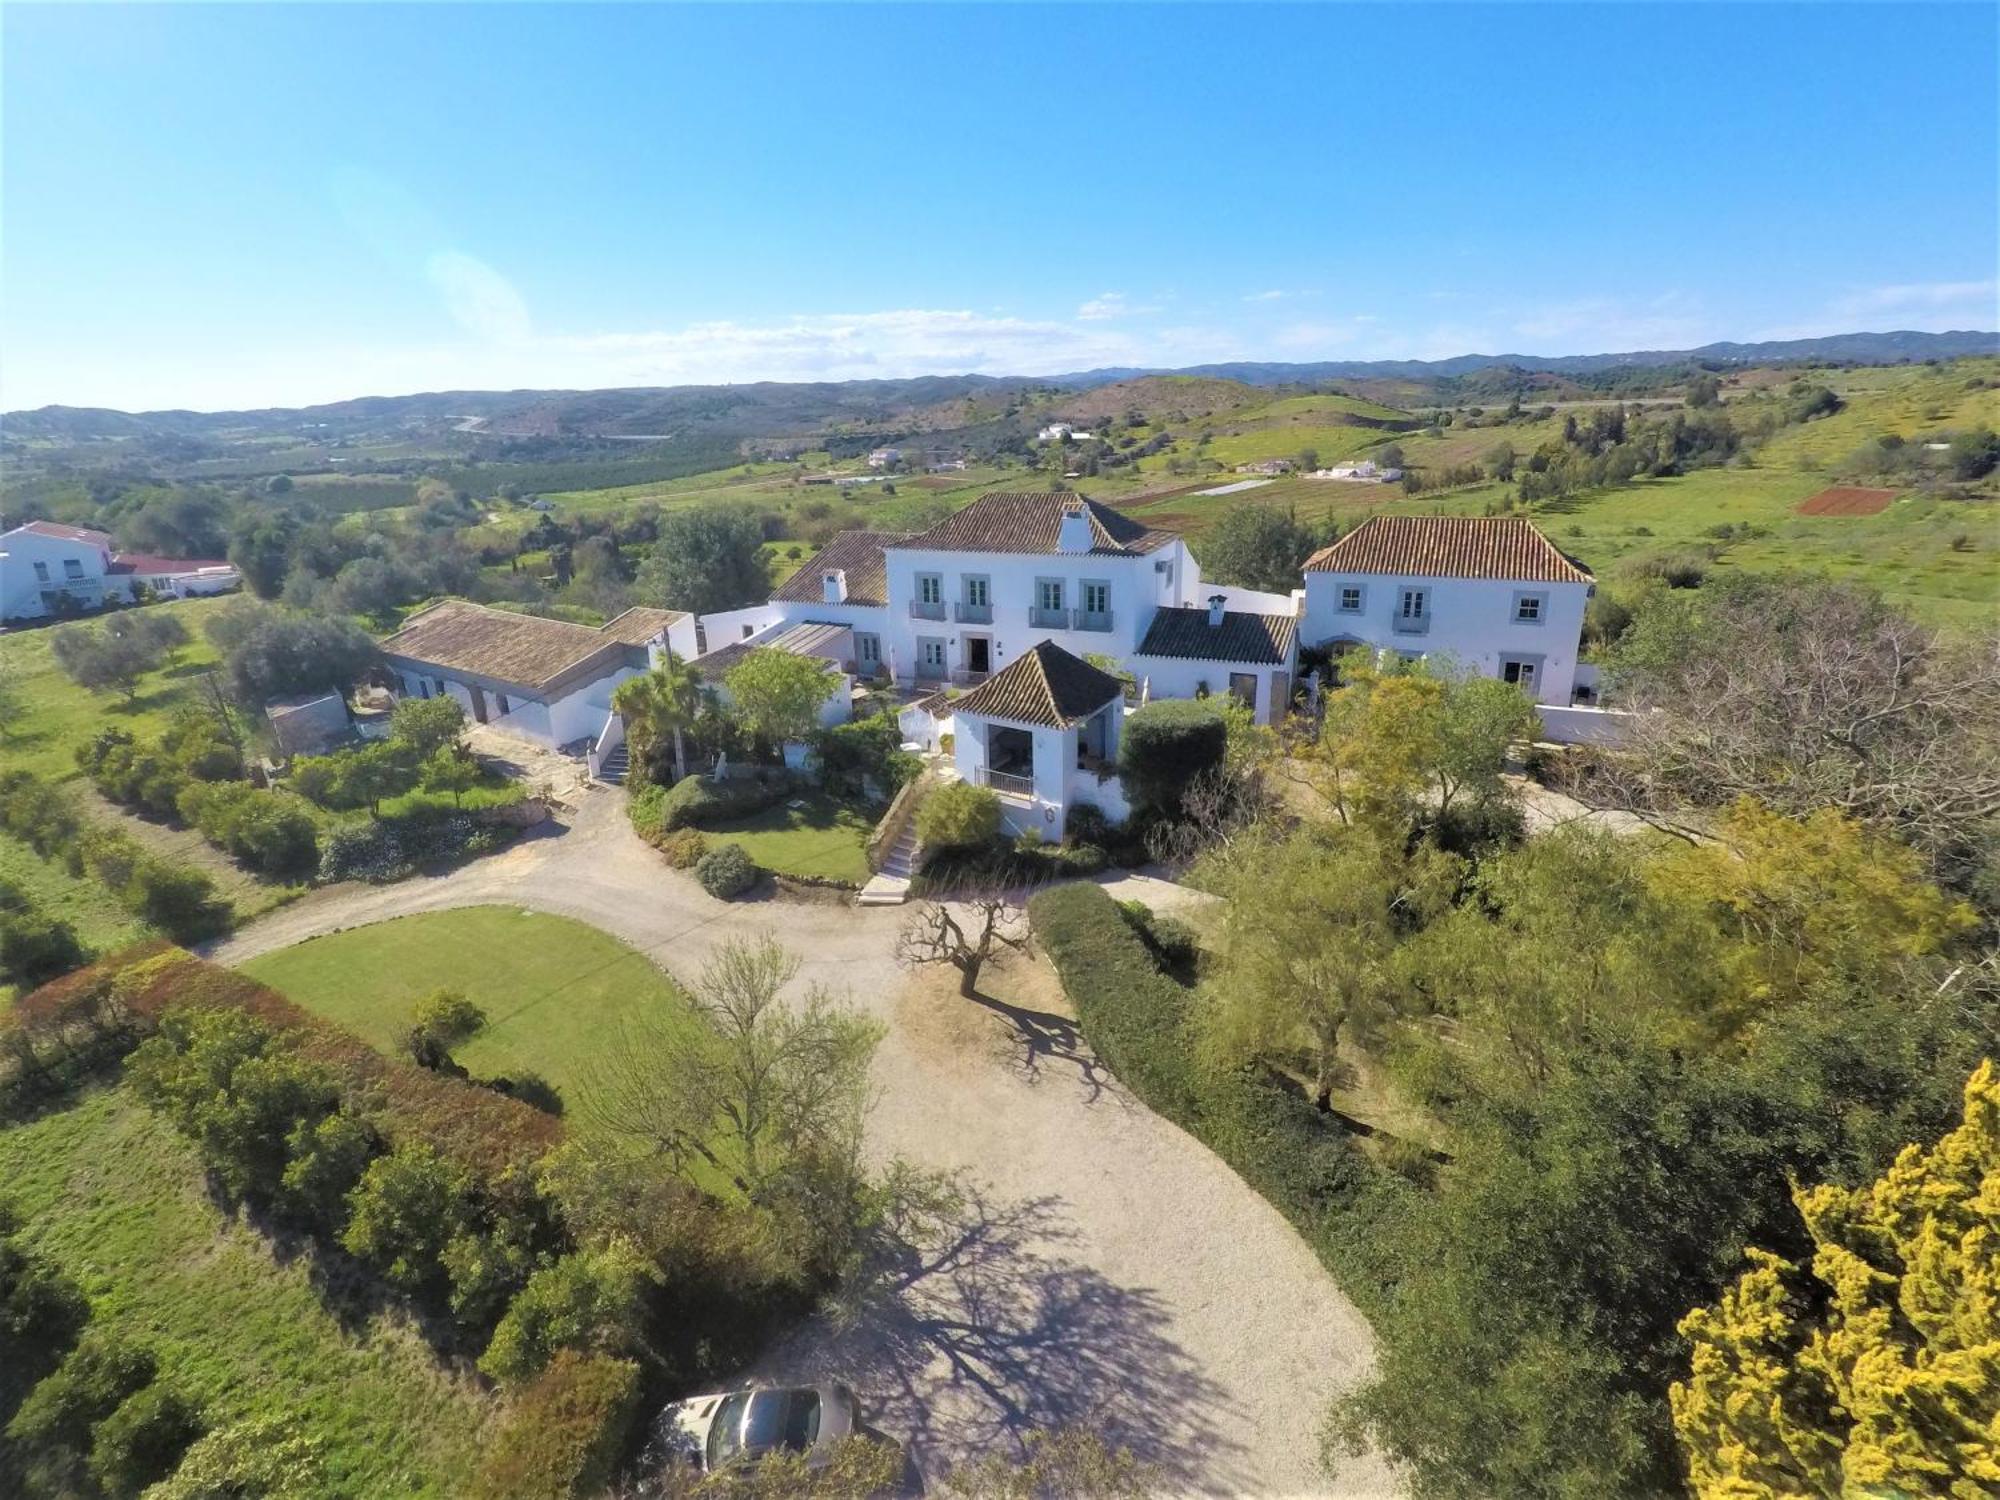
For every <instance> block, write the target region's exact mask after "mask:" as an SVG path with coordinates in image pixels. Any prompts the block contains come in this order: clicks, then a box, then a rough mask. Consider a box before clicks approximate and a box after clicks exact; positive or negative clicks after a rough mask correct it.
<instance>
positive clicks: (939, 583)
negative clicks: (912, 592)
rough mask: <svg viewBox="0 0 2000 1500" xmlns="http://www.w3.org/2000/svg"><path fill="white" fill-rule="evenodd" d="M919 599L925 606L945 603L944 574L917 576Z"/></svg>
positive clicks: (921, 574)
mask: <svg viewBox="0 0 2000 1500" xmlns="http://www.w3.org/2000/svg"><path fill="white" fill-rule="evenodd" d="M917 599H918V601H919V602H920V603H924V604H942V603H944V575H943V574H942V573H919V574H918V575H917Z"/></svg>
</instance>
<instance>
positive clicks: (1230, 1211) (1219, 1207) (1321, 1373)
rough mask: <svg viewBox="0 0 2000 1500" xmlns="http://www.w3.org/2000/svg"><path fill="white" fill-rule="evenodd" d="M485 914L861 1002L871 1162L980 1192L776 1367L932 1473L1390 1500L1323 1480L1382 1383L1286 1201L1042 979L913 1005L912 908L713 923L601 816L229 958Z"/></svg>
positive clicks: (699, 896)
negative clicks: (873, 1031)
mask: <svg viewBox="0 0 2000 1500" xmlns="http://www.w3.org/2000/svg"><path fill="white" fill-rule="evenodd" d="M1153 884H1155V885H1157V884H1158V882H1154V883H1153ZM1170 889H1171V888H1164V887H1163V888H1162V889H1161V890H1160V891H1159V892H1158V893H1157V894H1159V895H1161V896H1163V897H1164V896H1165V895H1166V893H1167V891H1168V890H1170ZM1137 893H1141V892H1140V891H1139V890H1137V889H1135V890H1133V891H1129V892H1128V891H1121V892H1120V894H1137ZM1144 894H1147V895H1152V894H1156V893H1155V892H1152V891H1150V890H1146V891H1144ZM487 904H496V905H516V906H521V907H527V908H533V909H535V910H538V911H548V912H553V913H556V914H558V915H562V916H570V917H576V918H579V919H581V920H583V921H586V922H590V923H592V924H594V925H596V926H598V927H602V928H604V929H605V930H606V931H608V932H611V933H614V934H616V935H617V936H619V937H621V938H623V939H625V940H626V941H627V942H630V943H632V944H634V945H635V946H637V947H639V948H641V949H643V950H644V951H645V952H647V953H648V954H649V955H651V956H652V957H653V958H654V959H655V960H656V961H657V962H659V963H660V964H661V965H662V967H664V968H666V969H667V970H668V971H669V972H671V973H673V974H675V975H677V976H679V977H681V978H683V979H687V978H692V977H693V975H694V974H695V972H696V971H697V970H698V969H699V968H700V966H701V963H702V962H703V960H704V958H705V957H706V955H707V954H708V952H709V951H710V950H711V949H712V948H713V947H714V946H715V945H716V944H717V943H718V942H721V941H723V940H725V939H726V938H728V937H730V936H734V935H738V934H744V933H750V932H758V931H763V930H766V929H775V930H776V931H777V932H778V933H779V935H780V936H781V938H782V939H783V940H784V941H785V942H786V943H787V944H788V945H789V946H791V947H792V948H794V949H795V950H796V951H798V952H799V953H801V954H802V955H803V956H804V957H805V960H806V963H805V968H804V971H803V974H802V980H804V981H811V980H820V981H823V982H826V983H829V984H832V985H836V986H838V987H841V988H844V989H846V990H847V991H848V993H849V994H850V995H851V996H852V997H853V999H854V1001H855V1002H856V1003H857V1004H858V1005H861V1006H863V1007H865V1008H866V1009H868V1010H870V1011H872V1012H873V1013H875V1014H876V1015H878V1016H879V1017H880V1018H881V1019H882V1020H883V1021H884V1022H885V1023H886V1024H887V1025H888V1027H889V1033H888V1037H887V1040H885V1041H884V1043H883V1044H882V1047H881V1049H880V1051H879V1052H878V1054H877V1058H876V1065H875V1082H876V1085H877V1088H878V1090H879V1099H878V1102H877V1104H876V1107H875V1110H874V1112H873V1114H872V1115H871V1116H870V1120H869V1148H870V1154H871V1155H872V1156H873V1157H875V1158H876V1159H878V1160H880V1161H887V1160H889V1159H891V1158H894V1157H899V1156H900V1157H902V1158H904V1159H905V1160H907V1161H910V1162H912V1163H913V1164H915V1165H918V1166H921V1167H925V1168H931V1169H936V1170H941V1171H949V1172H958V1173H962V1174H963V1180H964V1182H965V1184H966V1186H967V1188H968V1190H969V1194H968V1198H967V1200H966V1204H965V1207H964V1211H963V1212H962V1214H961V1215H959V1216H958V1217H957V1219H956V1220H955V1221H954V1223H953V1224H952V1226H951V1234H950V1236H949V1241H948V1244H947V1245H946V1246H944V1247H943V1248H941V1249H939V1250H938V1251H937V1252H936V1253H933V1254H930V1255H926V1256H920V1257H918V1256H913V1257H912V1258H911V1262H910V1264H909V1265H907V1266H898V1267H897V1268H895V1272H894V1274H893V1275H891V1276H889V1277H888V1278H887V1279H886V1280H884V1281H882V1282H880V1283H879V1284H877V1285H875V1286H874V1287H873V1288H872V1289H871V1290H869V1291H868V1292H867V1293H866V1294H865V1295H864V1296H863V1298H862V1300H861V1302H860V1304H859V1306H858V1307H856V1308H853V1309H850V1310H849V1312H850V1314H851V1316H850V1317H849V1318H846V1319H838V1318H834V1317H831V1316H829V1317H827V1318H823V1319H820V1320H816V1321H815V1322H814V1323H812V1324H809V1325H808V1326H807V1327H806V1328H804V1329H802V1330H801V1331H800V1332H799V1333H798V1334H797V1335H796V1336H795V1337H794V1338H793V1339H792V1340H791V1341H790V1342H789V1343H788V1344H787V1345H786V1346H785V1347H783V1348H781V1349H779V1350H776V1351H774V1352H773V1353H772V1354H771V1355H770V1357H769V1358H768V1359H767V1360H766V1361H765V1369H766V1371H767V1372H768V1373H772V1374H803V1373H819V1372H826V1373H829V1374H832V1373H837V1374H839V1375H840V1376H841V1377H842V1378H844V1379H847V1380H849V1381H851V1382H852V1383H853V1384H854V1385H855V1387H856V1388H857V1389H858V1390H860V1391H861V1392H862V1393H863V1397H864V1401H865V1402H866V1404H867V1406H868V1408H869V1414H870V1420H871V1425H874V1426H877V1427H878V1428H879V1429H880V1430H881V1431H883V1432H885V1433H887V1434H889V1435H890V1436H892V1437H894V1438H896V1439H897V1440H899V1441H901V1442H903V1443H904V1444H905V1445H906V1446H907V1447H908V1449H909V1451H910V1453H911V1456H912V1458H913V1459H914V1460H915V1461H916V1464H917V1467H918V1469H919V1470H920V1471H921V1472H925V1473H929V1474H933V1475H934V1474H936V1473H938V1472H940V1471H941V1470H942V1469H944V1468H946V1467H949V1466H950V1465H952V1464H955V1463H958V1462H961V1461H963V1460H965V1459H968V1458H971V1457H975V1456H977V1455H979V1454H982V1453H985V1452H989V1451H995V1450H996V1449H998V1450H999V1451H1009V1450H1011V1449H1012V1448H1013V1447H1014V1445H1015V1443H1016V1440H1017V1438H1018V1435H1019V1434H1020V1433H1021V1432H1023V1431H1026V1430H1028V1429H1030V1428H1034V1427H1048V1426H1055V1425H1061V1424H1064V1423H1071V1424H1077V1425H1082V1426H1087V1427H1089V1428H1091V1429H1092V1430H1095V1431H1098V1432H1100V1433H1102V1434H1104V1435H1105V1436H1107V1437H1108V1438H1111V1439H1113V1440H1115V1441H1117V1442H1120V1443H1123V1444H1125V1445H1127V1446H1130V1447H1131V1448H1132V1449H1133V1450H1134V1451H1135V1452H1137V1453H1139V1454H1140V1455H1141V1456H1142V1457H1144V1458H1146V1459H1148V1460H1149V1461H1152V1462H1154V1463H1157V1464H1159V1465H1160V1466H1161V1467H1162V1469H1163V1471H1164V1472H1165V1474H1166V1475H1167V1478H1168V1482H1169V1483H1170V1484H1171V1485H1172V1486H1173V1488H1174V1489H1175V1490H1177V1491H1185V1492H1199V1493H1207V1494H1230V1495H1258V1496H1266V1495H1268V1496H1280V1495H1283V1496H1293V1495H1343V1496H1378V1495H1388V1494H1393V1493H1395V1492H1396V1488H1397V1487H1396V1485H1395V1482H1394V1480H1393V1478H1392V1476H1391V1474H1390V1472H1389V1470H1388V1469H1387V1468H1386V1466H1385V1465H1384V1464H1383V1463H1382V1462H1381V1461H1379V1460H1378V1459H1374V1458H1372V1457H1371V1458H1368V1459H1363V1460H1355V1461H1350V1462H1348V1463H1347V1464H1345V1465H1344V1466H1343V1468H1342V1469H1341V1472H1340V1474H1339V1476H1338V1478H1337V1479H1332V1480H1330V1479H1329V1478H1328V1477H1327V1476H1326V1475H1325V1474H1324V1473H1323V1472H1322V1471H1321V1470H1320V1468H1319V1466H1318V1463H1317V1460H1316V1449H1317V1440H1316V1433H1317V1429H1318V1426H1319V1423H1320V1421H1321V1419H1322V1417H1323V1416H1324V1414H1325V1410H1326V1406H1327V1403H1328V1402H1329V1400H1330V1399H1331V1398H1332V1397H1333V1396H1334V1395H1335V1394H1336V1393H1337V1392H1338V1391H1340V1390H1342V1389H1345V1388H1347V1387H1349V1386H1351V1385H1352V1384H1354V1383H1355V1382H1356V1381H1357V1380H1359V1379H1361V1378H1362V1377H1363V1376H1365V1375H1366V1373H1367V1371H1368V1368H1369V1366H1370V1363H1371V1360H1372V1357H1373V1344H1372V1340H1371V1338H1370V1335H1369V1331H1368V1328H1367V1325H1366V1324H1365V1323H1364V1322H1363V1321H1362V1319H1361V1317H1360V1315H1359V1314H1358V1313H1357V1312H1356V1311H1355V1310H1354V1308H1353V1306H1352V1305H1351V1304H1350V1303H1349V1302H1348V1301H1347V1299H1346V1298H1345V1297H1344V1296H1343V1295H1342V1294H1341V1293H1340V1291H1339V1289H1338V1288H1337V1287H1335V1286H1334V1284H1333V1282H1332V1280H1331V1279H1330V1278H1329V1277H1328V1276H1327V1275H1326V1273H1325V1271H1324V1270H1323V1269H1322V1268H1321V1267H1320V1265H1319V1263H1318V1262H1317V1261H1316V1260H1315V1259H1314V1258H1313V1256H1312V1254H1311V1252H1310V1251H1308V1250H1307V1249H1306V1247H1305V1245H1304V1243H1303V1242H1302V1241H1301V1240H1300V1239H1299V1238H1298V1236H1297V1235H1296V1234H1294V1233H1293V1232H1292V1230H1291V1228H1290V1226H1289V1225H1287V1224H1286V1223H1285V1222H1284V1220H1283V1219H1281V1218H1280V1217H1279V1216H1278V1214H1277V1213H1276V1212H1275V1211H1274V1210H1273V1209H1272V1208H1271V1207H1270V1206H1269V1205H1268V1204H1266V1203H1265V1202H1264V1201H1263V1200H1262V1199H1261V1198H1259V1197H1258V1196H1257V1195H1256V1194H1255V1193H1253V1192H1251V1191H1250V1190H1249V1189H1248V1188H1247V1187H1245V1186H1244V1185H1243V1183H1242V1182H1241V1181H1240V1180H1239V1179H1238V1178H1237V1177H1236V1175H1235V1174H1234V1173H1233V1172H1231V1171H1230V1170H1229V1169H1228V1168H1227V1167H1225V1166H1224V1165H1223V1164H1222V1163H1221V1162H1220V1161H1219V1160H1217V1159H1216V1158H1215V1157H1214V1156H1213V1155H1212V1154H1210V1153H1209V1152H1208V1150H1207V1149H1206V1148H1204V1147H1203V1146H1201V1145H1200V1144H1198V1143H1197V1142H1196V1141H1194V1140H1193V1139H1192V1138H1190V1137H1189V1136H1187V1135H1186V1134H1184V1133H1183V1132H1182V1131H1180V1130H1178V1129H1177V1128H1175V1127H1174V1126H1172V1125H1169V1124H1168V1123H1167V1122H1165V1121H1164V1120H1161V1119H1160V1118H1159V1117H1158V1116H1156V1115H1154V1114H1153V1113H1151V1112H1150V1111H1149V1110H1147V1109H1145V1108H1144V1107H1143V1106H1141V1105H1139V1104H1138V1103H1137V1102H1136V1101H1134V1100H1133V1099H1132V1098H1131V1097H1130V1096H1129V1095H1128V1094H1127V1093H1126V1092H1125V1091H1124V1090H1123V1088H1121V1087H1120V1086H1119V1084H1118V1083H1117V1081H1116V1080H1115V1079H1113V1078H1112V1077H1111V1076H1110V1075H1109V1074H1108V1073H1106V1072H1105V1071H1104V1070H1102V1069H1101V1068H1100V1067H1099V1066H1098V1065H1097V1063H1096V1061H1095V1059H1093V1058H1092V1057H1091V1056H1090V1054H1089V1052H1088V1050H1087V1049H1086V1048H1085V1047H1084V1046H1083V1044H1082V1041H1081V1039H1080V1038H1079V1037H1078V1035H1077V1033H1076V1029H1075V1027H1074V1024H1073V1022H1072V1021H1071V1019H1070V1018H1069V1017H1068V1016H1067V1015H1066V1014H1065V1013H1064V1011H1065V1006H1064V1002H1063V999H1062V995H1061V990H1060V987H1059V986H1058V985H1057V984H1056V982H1055V979H1054V976H1053V975H1052V974H1051V973H1050V972H1049V971H1048V970H1047V967H1046V965H1044V964H1042V963H1039V962H1029V961H1026V960H1022V961H1017V962H1016V963H1014V964H1012V965H1010V966H1009V967H1007V968H1005V969H1003V970H1000V971H997V972H996V971H989V978H988V980H987V981H986V982H985V983H984V984H983V986H982V988H983V991H984V997H983V999H982V1000H981V1001H976V1002H975V1001H967V1000H963V999H960V998H959V997H958V995H957V994H956V992H955V989H954V988H953V987H952V986H950V985H948V984H944V983H942V982H941V981H940V980H938V979H936V978H935V977H934V976H923V977H921V978H919V979H917V980H914V981H912V980H911V979H910V978H909V977H908V976H906V975H904V974H903V973H902V972H900V971H899V970H898V969H897V968H896V966H895V963H894V961H893V959H892V957H891V947H892V943H893V940H894V935H895V932H896V930H897V928H898V927H899V926H900V925H901V921H902V916H903V913H902V911H901V910H900V909H899V908H894V907H889V908H877V909H865V908H856V907H851V906H847V905H835V904H826V905H819V904H811V903H792V902H785V903H778V902H775V901H767V902H756V901H751V902H747V903H723V902H717V901H713V900H710V899H709V898H708V897H707V896H706V895H704V894H703V893H702V892H701V890H700V889H699V888H698V887H696V886H695V885H694V883H693V882H692V881H691V880H688V879H687V878H685V877H684V876H680V875H677V874H675V873H673V872H671V871H669V870H667V869H666V868H665V867H664V866H663V865H662V864H661V863H660V862H659V860H658V858H657V857H656V856H655V855H654V853H653V851H652V850H650V849H649V848H647V847H646V846H645V845H644V844H643V843H641V842H640V841H639V840H638V839H637V838H635V837H633V836H632V834H631V832H630V831H629V829H628V828H627V826H626V824H625V820H624V818H623V816H622V809H621V807H620V805H619V800H618V798H617V797H616V796H615V795H614V794H610V793H605V792H592V793H589V794H586V796H585V797H584V799H583V800H582V802H581V803H580V804H579V806H578V807H577V809H576V813H575V816H574V818H573V820H572V821H571V823H570V826H568V827H567V828H558V829H553V830H550V831H547V832H542V831H537V833H536V834H535V835H533V836H530V837H527V838H524V839H523V840H522V841H521V842H520V843H519V844H517V845H516V846H515V847H514V848H512V849H510V850H508V851H507V852H505V853H503V854H500V855H497V856H494V857H492V858H489V859H485V860H481V861H477V862H475V863H474V864H472V865H469V866H467V867H466V868H464V869H462V870H460V871H457V872H455V873H453V874H450V875H447V876H443V877H439V878H435V879H420V880H415V881H409V882H405V883H403V884H400V885H394V886H386V887H379V888H377V887H371V888H358V889H357V888H351V887H350V888H344V889H338V890H329V891H325V892H321V893H318V894H316V895H314V896H311V897H308V898H307V899H306V900H304V901H301V902H298V903H296V904H295V905H293V906H290V907H287V908H285V909H284V910H282V911H279V912H275V913H273V914H272V915H271V916H269V917H268V918H266V919H264V920H263V921H261V922H258V923H256V924H254V925H253V926H251V927H249V928H248V929H246V930H245V931H243V932H242V933H240V934H238V935H237V936H236V937H234V938H231V939H229V940H228V941H226V942H224V943H221V944H218V945H216V947H215V948H214V950H213V952H212V955H211V956H213V957H215V958H217V959H218V960H220V961H221V962H224V963H239V962H242V961H243V960H245V959H248V958H251V957H254V956H255V955H257V954H260V953H265V952H269V951H271V950H272V949H274V948H281V947H286V946H289V945H290V944H292V943H296V942H300V941H302V940H304V939H305V938H308V937H312V936H316V935H318V934H320V933H325V932H331V931H336V930H339V929H341V928H346V927H355V926H362V925H366V924H367V923H371V922H377V921H383V920H387V919H389V918H392V917H396V916H402V915H406V914H409V913H413V912H422V911H436V910H441V909H444V908H447V907H455V906H474V905H487Z"/></svg>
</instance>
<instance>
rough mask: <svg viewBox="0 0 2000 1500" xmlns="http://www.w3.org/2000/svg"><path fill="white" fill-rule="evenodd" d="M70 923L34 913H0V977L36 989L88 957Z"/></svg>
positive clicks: (26, 987) (80, 963)
mask: <svg viewBox="0 0 2000 1500" xmlns="http://www.w3.org/2000/svg"><path fill="white" fill-rule="evenodd" d="M89 956H90V955H89V954H88V953H87V952H85V950H84V947H83V944H82V943H80V942H78V941H77V936H76V929H75V928H73V927H71V926H70V925H69V923H67V922H59V921H57V920H56V919H55V918H53V917H46V916H40V915H37V914H35V913H32V912H8V913H6V914H5V915H0V979H4V980H5V981H7V982H8V983H9V984H15V985H19V986H20V987H21V988H22V989H24V990H27V989H33V988H34V987H35V986H36V985H38V984H42V983H44V982H46V981H48V980H51V979H53V978H55V977H56V975H58V974H67V973H68V972H69V971H70V970H71V969H74V968H78V967H80V966H81V965H82V964H83V962H84V961H85V960H86V959H87V958H89Z"/></svg>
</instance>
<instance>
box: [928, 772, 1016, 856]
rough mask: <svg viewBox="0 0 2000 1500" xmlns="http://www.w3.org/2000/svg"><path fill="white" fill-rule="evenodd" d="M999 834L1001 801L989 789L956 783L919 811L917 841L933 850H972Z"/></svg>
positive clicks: (929, 800) (965, 783)
mask: <svg viewBox="0 0 2000 1500" xmlns="http://www.w3.org/2000/svg"><path fill="white" fill-rule="evenodd" d="M999 833H1000V798H999V797H998V796H997V795H996V794H995V793H994V792H993V790H992V789H991V788H989V787H983V786H974V785H973V784H972V783H971V782H969V781H954V782H950V783H948V784H947V785H945V786H941V787H939V788H938V789H937V790H936V791H934V792H932V793H931V794H930V795H929V796H928V797H926V798H924V801H923V805H922V806H921V807H919V808H918V809H917V837H918V838H919V839H920V840H921V841H922V842H923V843H924V844H926V845H927V846H929V847H930V848H933V849H971V848H975V847H977V846H978V845H980V844H985V843H990V842H991V841H992V840H993V839H994V838H996V837H998V835H999Z"/></svg>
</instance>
